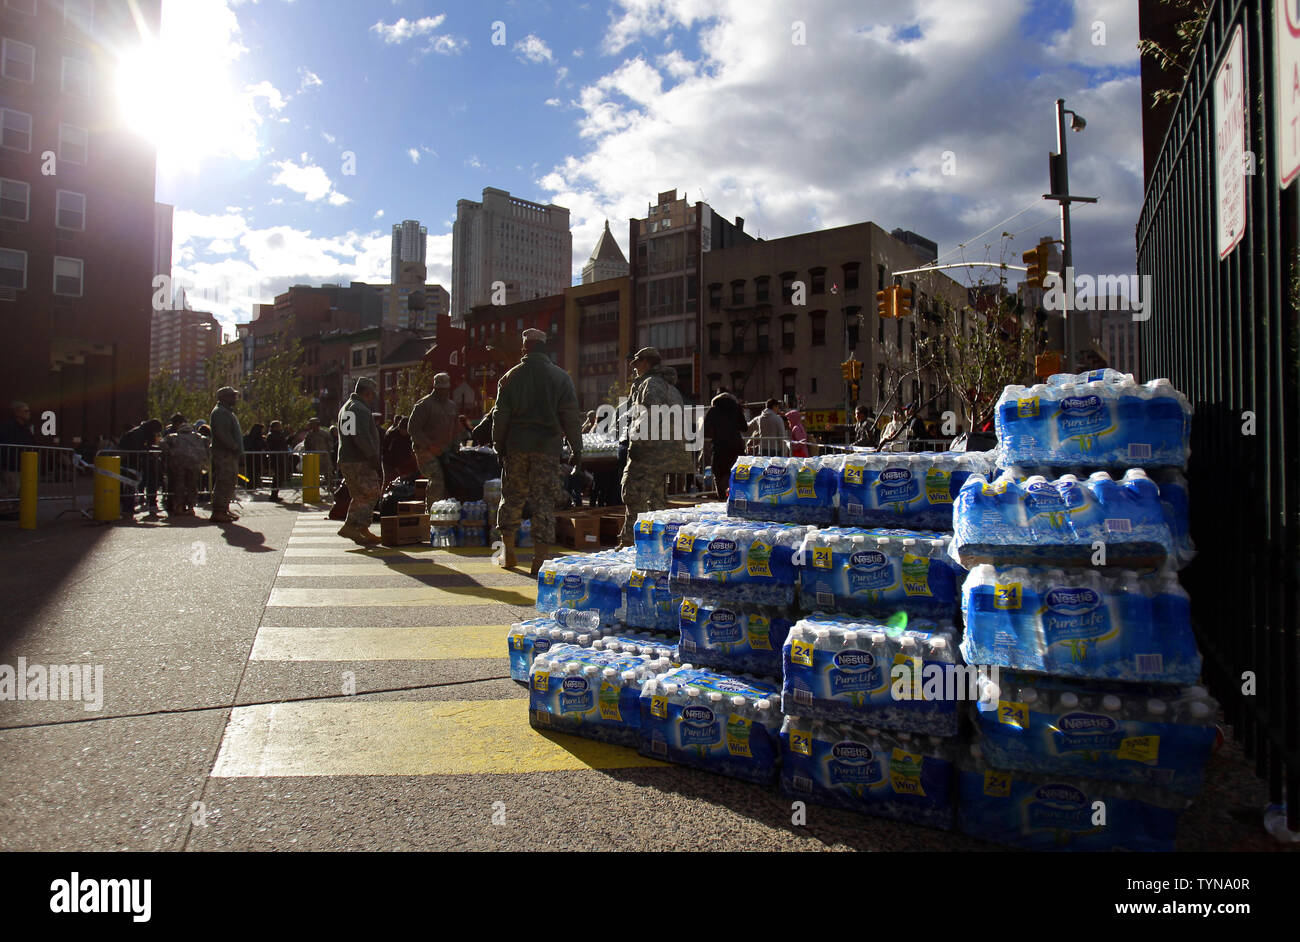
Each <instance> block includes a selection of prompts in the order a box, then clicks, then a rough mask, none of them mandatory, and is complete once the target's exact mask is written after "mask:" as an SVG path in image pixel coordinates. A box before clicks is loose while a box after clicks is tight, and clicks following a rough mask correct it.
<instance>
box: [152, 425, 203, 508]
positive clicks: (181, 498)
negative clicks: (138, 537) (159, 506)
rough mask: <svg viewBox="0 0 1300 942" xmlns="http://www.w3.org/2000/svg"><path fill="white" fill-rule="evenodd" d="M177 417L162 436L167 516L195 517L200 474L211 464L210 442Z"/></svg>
mask: <svg viewBox="0 0 1300 942" xmlns="http://www.w3.org/2000/svg"><path fill="white" fill-rule="evenodd" d="M176 418H177V417H176V416H172V420H173V421H172V423H171V425H169V426H168V428H171V429H172V431H170V432H168V433H167V434H166V435H164V436H163V440H162V445H161V450H162V455H163V462H164V463H165V464H166V467H167V517H168V519H170V518H172V517H193V516H194V505H195V504H196V503H197V502H198V499H199V472H200V470H202V468H203V466H204V465H205V464H207V463H208V451H209V447H208V440H207V439H206V438H204V437H203V436H202V435H199V434H198V433H197V432H195V431H194V426H192V425H190V424H189V423H187V422H186V421H185V419H184V417H183V416H182V417H181V421H180V424H179V425H178V424H176V421H175V419H176Z"/></svg>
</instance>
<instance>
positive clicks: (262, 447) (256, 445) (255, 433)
mask: <svg viewBox="0 0 1300 942" xmlns="http://www.w3.org/2000/svg"><path fill="white" fill-rule="evenodd" d="M264 451H266V435H265V434H263V430H262V423H261V422H254V423H253V427H252V428H250V429H249V430H248V432H247V433H246V434H245V435H244V473H245V474H247V475H248V490H249V492H250V493H254V494H256V493H257V489H258V488H259V487H261V486H262V467H263V464H262V459H263V458H264V457H265V456H264V455H262V454H261V452H264ZM254 452H257V454H254Z"/></svg>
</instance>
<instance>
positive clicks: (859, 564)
mask: <svg viewBox="0 0 1300 942" xmlns="http://www.w3.org/2000/svg"><path fill="white" fill-rule="evenodd" d="M887 561H888V560H887V559H886V558H885V554H884V553H882V552H880V550H862V551H861V552H857V553H854V554H853V555H852V556H850V557H849V565H850V566H853V567H854V568H855V569H879V568H880V567H881V566H883V565H885V563H886V562H887Z"/></svg>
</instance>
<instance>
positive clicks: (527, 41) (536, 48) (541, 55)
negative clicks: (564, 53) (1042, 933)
mask: <svg viewBox="0 0 1300 942" xmlns="http://www.w3.org/2000/svg"><path fill="white" fill-rule="evenodd" d="M514 49H515V52H516V53H518V56H517V58H518V59H519V61H520V62H533V63H537V62H554V61H555V56H554V55H553V54H552V53H551V47H550V46H548V45H546V41H545V40H544V39H542V38H541V37H539V36H535V35H533V34H532V33H529V34H528V35H527V36H525V37H524V38H523V39H521V40H519V42H517V43H515V46H514Z"/></svg>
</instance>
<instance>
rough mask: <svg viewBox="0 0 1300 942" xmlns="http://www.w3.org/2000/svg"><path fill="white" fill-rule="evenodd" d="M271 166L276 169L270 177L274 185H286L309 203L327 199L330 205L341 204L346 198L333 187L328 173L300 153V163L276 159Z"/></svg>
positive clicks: (345, 201) (346, 200)
mask: <svg viewBox="0 0 1300 942" xmlns="http://www.w3.org/2000/svg"><path fill="white" fill-rule="evenodd" d="M271 166H273V167H275V168H276V170H277V171H278V172H277V173H276V175H275V176H274V177H273V178H272V179H271V183H272V184H273V185H275V186H283V187H287V188H289V189H290V190H293V191H294V192H295V193H301V194H302V195H303V197H304V198H305V199H306V200H307V201H308V202H310V203H315V202H317V201H318V200H322V199H324V200H327V201H328V202H329V204H330V205H331V206H342V205H343V204H344V203H347V202H348V198H347V197H346V196H344V195H343V194H342V193H339V192H338V191H337V190H335V189H334V184H333V182H331V180H330V178H329V174H328V173H326V172H325V171H324V170H323V169H321V168H320V167H318V166H316V165H315V164H313V163H311V159H310V158H309V157H308V156H307V155H306V154H303V155H302V159H301V163H295V162H294V161H292V160H278V161H276V162H275V163H273V164H272V165H271Z"/></svg>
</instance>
